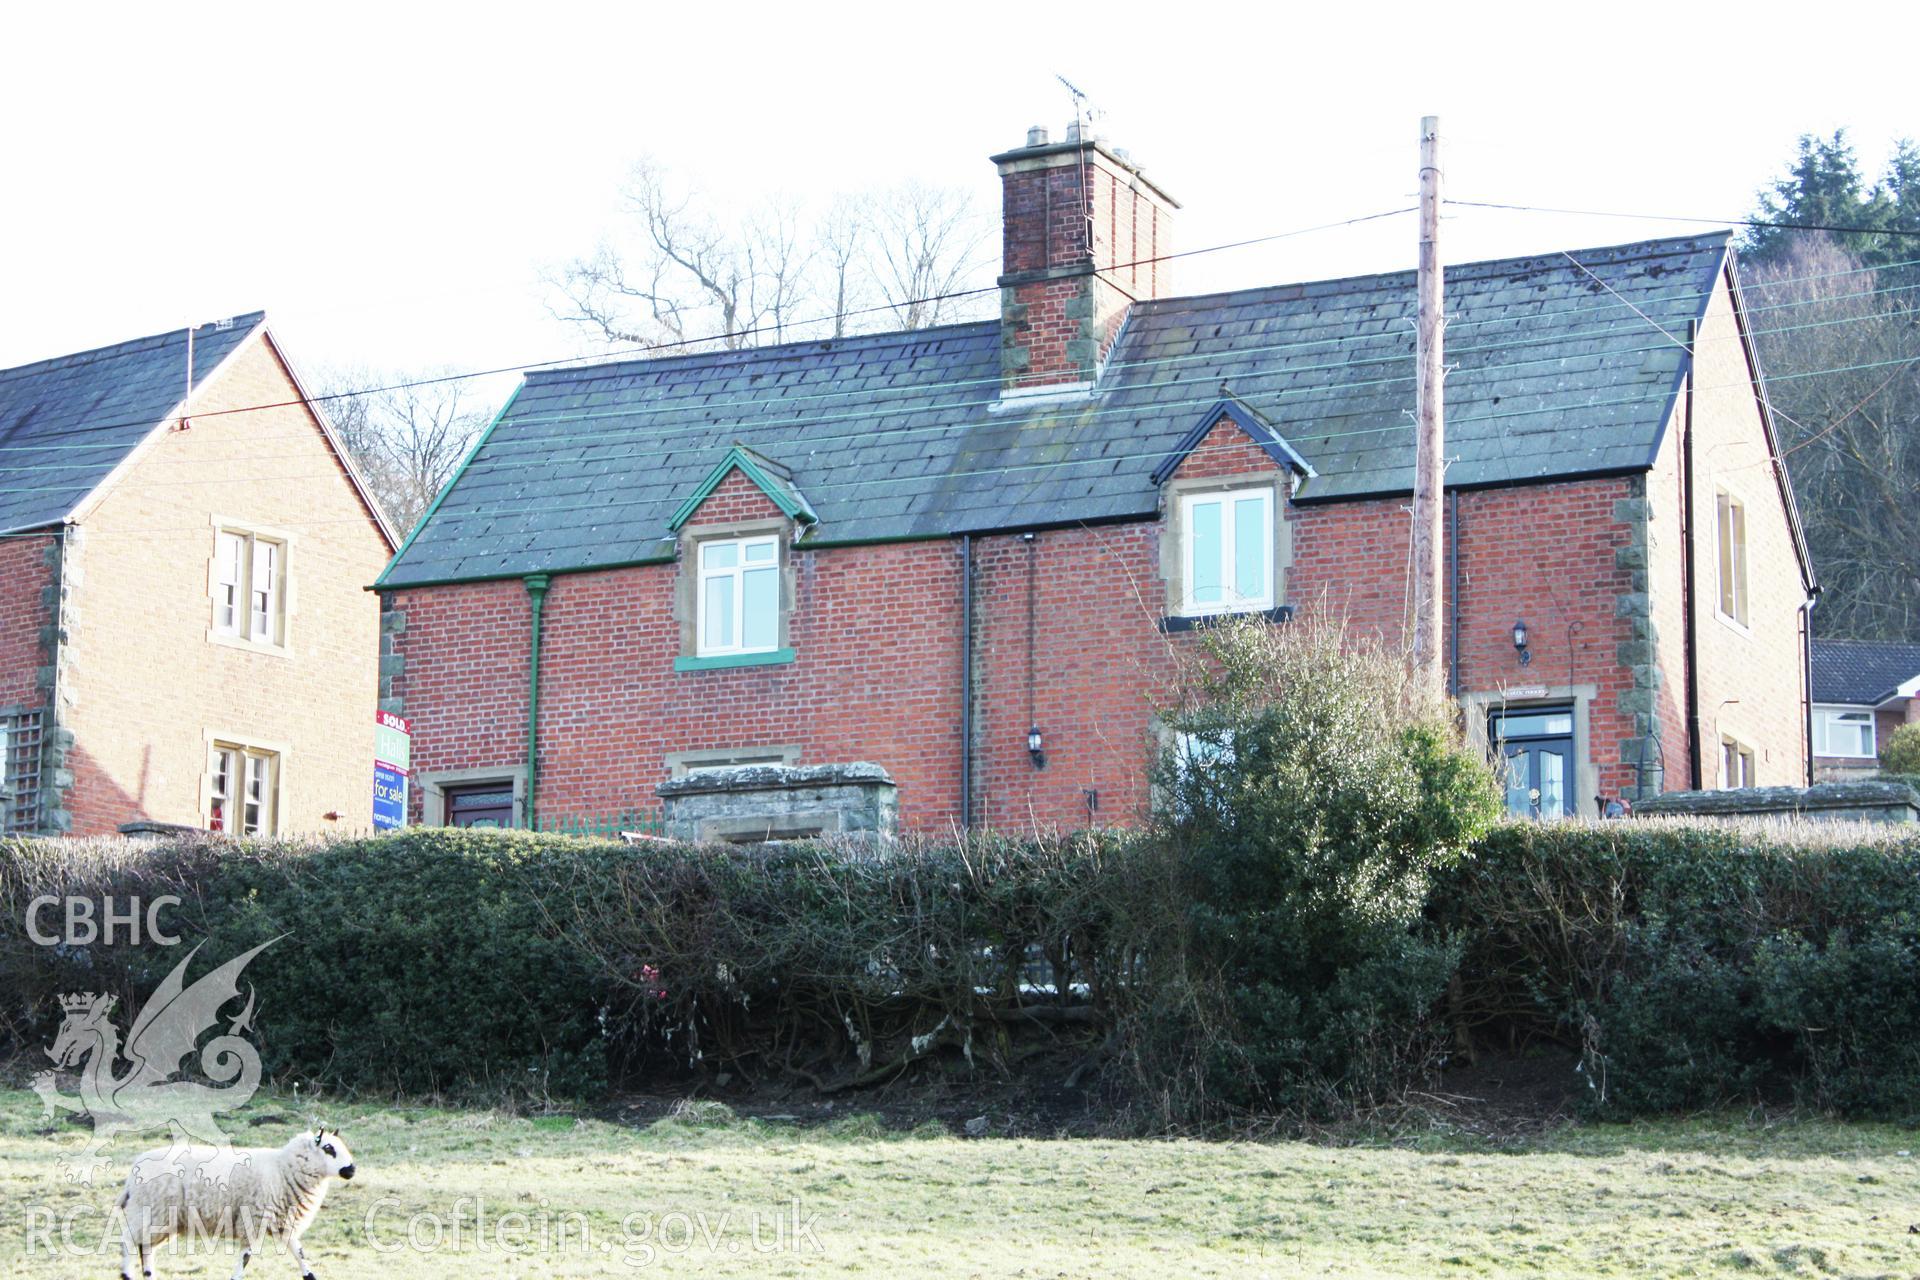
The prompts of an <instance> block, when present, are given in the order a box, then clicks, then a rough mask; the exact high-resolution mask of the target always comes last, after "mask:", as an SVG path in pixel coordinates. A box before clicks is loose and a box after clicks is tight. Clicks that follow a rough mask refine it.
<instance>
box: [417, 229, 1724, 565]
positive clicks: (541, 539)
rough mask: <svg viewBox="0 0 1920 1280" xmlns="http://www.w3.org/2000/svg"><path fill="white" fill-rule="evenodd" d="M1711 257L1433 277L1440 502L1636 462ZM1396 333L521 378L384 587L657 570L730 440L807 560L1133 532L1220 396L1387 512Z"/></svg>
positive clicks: (1202, 313)
mask: <svg viewBox="0 0 1920 1280" xmlns="http://www.w3.org/2000/svg"><path fill="white" fill-rule="evenodd" d="M1727 255H1728V244H1727V236H1726V235H1725V234H1724V233H1723V234H1715V235H1708V236H1690V237H1684V238H1678V239H1667V240H1653V241H1643V242H1639V243H1634V244H1626V245H1616V246H1612V247H1608V248H1600V249H1586V250H1578V251H1575V252H1573V253H1570V254H1566V253H1555V254H1547V255H1541V256H1536V257H1528V258H1512V259H1505V260H1501V261H1497V262H1481V263H1472V264H1462V265H1456V266H1452V267H1449V268H1448V270H1447V276H1446V307H1447V313H1448V348H1447V359H1448V362H1449V364H1450V365H1451V366H1452V372H1451V373H1450V374H1449V376H1448V378H1447V382H1446V394H1447V454H1448V458H1449V460H1450V461H1449V466H1448V472H1447V483H1448V484H1449V485H1450V486H1454V487H1465V488H1475V487H1487V486H1493V485H1505V484H1516V483H1533V482H1539V481H1545V480H1553V479H1570V478H1577V477H1582V476H1592V475H1609V474H1625V473H1630V472H1635V471H1644V470H1646V469H1648V468H1649V467H1651V466H1652V465H1653V461H1654V457H1655V454H1656V452H1657V450H1658V448H1659V443H1660V436H1661V429H1662V426H1663V424H1664V423H1665V422H1666V420H1667V418H1668V415H1669V410H1670V407H1671V405H1672V404H1673V400H1674V396H1675V395H1676V393H1677V389H1678V386H1679V379H1680V374H1681V372H1682V369H1683V360H1684V355H1685V353H1684V351H1683V350H1682V348H1681V346H1680V345H1679V340H1678V339H1676V338H1675V337H1673V336H1672V335H1675V334H1684V332H1685V330H1686V326H1687V323H1688V322H1689V321H1690V320H1696V319H1698V318H1699V317H1700V316H1702V315H1703V314H1704V312H1705V310H1706V306H1707V303H1708V300H1709V298H1710V296H1711V294H1712V292H1713V290H1714V289H1715V287H1716V285H1717V283H1718V281H1719V279H1720V276H1721V273H1722V271H1723V269H1724V268H1725V265H1726V262H1727ZM1414 311H1415V279H1414V275H1413V273H1412V272H1396V273H1392V274H1388V275H1374V276H1359V277H1353V278H1349V279H1343V280H1327V281H1320V282H1316V283H1309V284H1292V285H1279V286H1274V287H1270V288H1262V289H1248V290H1242V291H1238V292H1233V293H1219V294H1207V295H1203V296H1197V297H1182V298H1165V299H1159V300H1154V301H1145V302H1140V303H1137V304H1135V306H1134V307H1133V309H1132V311H1131V313H1130V314H1129V316H1128V318H1127V321H1126V323H1125V326H1124V328H1123V329H1122V332H1121V333H1120V335H1119V337H1118V339H1117V340H1116V342H1115V344H1114V349H1113V351H1112V353H1111V355H1110V357H1109V359H1108V362H1107V364H1106V366H1105V368H1104V369H1103V371H1102V373H1101V376H1100V378H1099V380H1098V381H1097V383H1096V384H1095V386H1094V387H1093V388H1092V390H1091V391H1089V392H1083V393H1077V394H1067V395H1054V396H1047V395H1033V396H1008V397H1004V398H1003V397H1002V396H1001V394H1000V345H1001V335H1000V326H999V324H998V322H986V323H980V324H963V325H951V326H946V327H943V328H936V329H925V330H919V331H910V332H903V333H886V334H876V335H871V336H862V337H854V338H847V339H841V340H838V341H831V342H809V343H796V344H790V345H786V346H777V347H763V348H757V349H748V350H741V351H721V352H712V353H708V354H701V355H689V356H677V357H672V358H665V359H653V360H630V361H624V362H619V363H611V364H599V365H590V366H584V367H577V368H567V369H556V370H547V371H542V372H538V373H533V374H529V375H528V376H527V378H526V380H525V381H524V383H523V384H522V386H521V388H520V389H519V391H518V392H517V393H516V396H515V398H514V399H513V400H512V401H511V402H510V404H509V406H508V407H507V409H505V410H503V411H502V413H501V415H500V416H499V417H498V418H497V419H496V421H495V423H494V424H493V426H492V427H491V428H490V430H489V432H488V433H487V435H486V436H485V437H484V438H483V440H482V442H481V443H480V445H479V447H478V448H477V449H476V450H475V452H474V453H473V455H472V456H471V457H470V458H469V460H468V462H467V464H466V466H465V467H464V468H463V470H462V471H461V472H460V474H459V475H458V476H457V477H456V478H455V480H454V482H453V483H452V484H451V486H450V487H449V488H448V489H447V490H446V491H444V492H443V493H442V495H441V497H440V500H439V502H438V504H437V505H436V507H435V509H434V510H433V511H432V512H431V513H430V515H429V516H428V518H427V519H426V520H425V521H424V522H423V523H422V525H421V527H420V528H419V529H418V530H417V531H416V532H415V535H414V537H413V538H412V539H411V540H410V541H409V542H408V544H407V545H406V546H404V547H403V548H402V549H401V551H400V553H399V554H398V555H397V556H396V557H395V559H394V561H393V563H392V564H390V565H389V566H388V568H387V571H386V573H385V574H384V575H383V576H382V579H381V584H380V585H382V586H405V585H411V584H415V583H427V582H436V581H457V580H465V579H475V578H490V577H511V576H517V575H520V574H525V573H534V572H540V571H554V570H567V569H586V568H596V567H607V566H612V565H620V564H631V563H636V562H645V561H649V560H656V559H665V558H668V557H670V556H671V554H672V540H671V533H670V524H671V522H672V521H673V519H674V517H675V515H676V513H677V512H678V511H679V509H680V507H681V506H682V505H683V504H684V503H685V502H686V500H687V499H688V497H689V496H690V495H692V494H693V493H694V492H695V491H696V490H698V489H699V487H700V486H701V485H702V484H703V483H704V482H706V481H707V480H708V479H709V478H710V477H711V476H712V474H713V473H714V470H715V468H716V467H718V466H719V465H720V464H721V462H722V460H723V459H724V458H725V457H726V455H727V453H728V450H730V449H732V448H733V447H734V446H736V445H738V446H742V447H744V448H746V449H749V450H751V451H752V453H753V454H754V455H755V456H757V457H758V458H761V459H764V460H767V461H770V462H772V463H776V464H778V465H779V466H781V467H783V468H785V469H786V472H787V479H786V481H785V483H788V484H790V485H791V486H792V487H793V489H794V490H796V491H797V492H799V493H802V494H805V495H806V499H807V501H808V502H809V503H810V504H811V508H812V510H813V511H814V512H815V513H816V514H817V516H818V520H817V523H815V524H813V525H811V526H810V527H809V529H808V532H807V535H806V539H805V541H806V542H808V543H811V544H814V545H822V544H831V543H835V542H863V541H879V540H891V539H899V538H915V537H941V536H946V535H950V534H955V533H962V532H983V531H988V530H994V529H1008V528H1030V527H1034V526H1036V525H1051V524H1066V523H1077V522H1097V521H1110V520H1122V519H1140V518H1149V517H1151V516H1153V515H1154V514H1155V512H1156V510H1157V505H1158V502H1159V497H1160V494H1159V489H1158V484H1157V482H1156V478H1155V477H1156V473H1157V471H1158V470H1159V469H1160V467H1161V464H1162V463H1163V462H1164V461H1165V460H1166V459H1167V458H1168V457H1169V456H1170V455H1171V454H1174V453H1175V452H1176V451H1177V450H1179V449H1180V448H1181V447H1182V446H1183V445H1184V444H1186V443H1187V438H1188V436H1189V433H1190V432H1191V431H1192V430H1193V428H1194V423H1195V419H1196V415H1199V414H1201V413H1202V412H1203V411H1205V410H1206V409H1207V407H1208V406H1212V405H1217V404H1218V403H1219V402H1221V401H1222V400H1229V401H1230V402H1231V403H1232V404H1233V405H1235V406H1236V407H1238V408H1240V409H1242V410H1244V411H1245V412H1246V413H1247V415H1248V416H1249V418H1250V420H1254V421H1257V422H1260V423H1262V424H1264V425H1265V426H1266V427H1267V429H1268V431H1269V432H1270V433H1271V435H1272V437H1273V438H1274V439H1275V440H1278V441H1280V442H1281V443H1283V444H1284V445H1285V446H1286V448H1287V449H1288V450H1291V451H1297V454H1298V456H1299V458H1300V459H1301V460H1302V462H1303V463H1304V464H1305V468H1307V469H1310V471H1309V473H1307V474H1306V478H1305V479H1304V480H1303V481H1302V483H1301V486H1300V488H1299V490H1298V492H1297V494H1296V497H1295V500H1296V501H1299V502H1314V501H1324V500H1338V499H1347V498H1358V497H1367V496H1376V495H1389V494H1396V493H1404V492H1407V491H1408V490H1409V489H1410V487H1411V484H1412V473H1413V452H1414V442H1413V427H1412V417H1411V410H1412V409H1413V403H1414V326H1413V317H1414ZM1663 331H1664V332H1663ZM1296 470H1300V469H1299V468H1296Z"/></svg>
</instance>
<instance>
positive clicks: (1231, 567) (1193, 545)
mask: <svg viewBox="0 0 1920 1280" xmlns="http://www.w3.org/2000/svg"><path fill="white" fill-rule="evenodd" d="M1179 520H1180V530H1179V537H1180V543H1181V563H1180V568H1181V586H1182V591H1181V597H1180V609H1179V612H1180V613H1181V615H1183V616H1185V617H1206V616H1209V615H1212V614H1220V613H1252V612H1257V611H1259V610H1262V609H1270V608H1272V607H1273V605H1274V573H1273V561H1274V556H1273V542H1274V538H1273V487H1272V486H1271V485H1262V486H1260V487H1258V488H1251V489H1229V490H1224V491H1219V492H1211V493H1208V492H1201V493H1186V494H1182V495H1181V496H1180V504H1179Z"/></svg>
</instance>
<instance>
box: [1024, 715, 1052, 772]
mask: <svg viewBox="0 0 1920 1280" xmlns="http://www.w3.org/2000/svg"><path fill="white" fill-rule="evenodd" d="M1046 745H1047V744H1046V740H1045V739H1044V738H1042V737H1041V736H1040V726H1039V725H1035V726H1033V728H1031V729H1029V730H1027V754H1028V755H1030V756H1032V757H1033V767H1034V768H1036V769H1044V768H1046V767H1047V751H1046Z"/></svg>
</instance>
